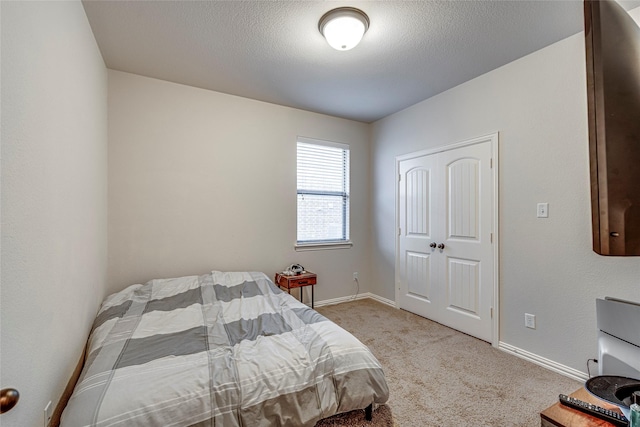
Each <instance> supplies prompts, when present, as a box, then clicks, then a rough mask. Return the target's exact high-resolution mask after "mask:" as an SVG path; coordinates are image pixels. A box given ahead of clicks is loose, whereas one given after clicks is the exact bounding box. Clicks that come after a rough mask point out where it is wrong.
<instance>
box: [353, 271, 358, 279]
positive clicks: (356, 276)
mask: <svg viewBox="0 0 640 427" xmlns="http://www.w3.org/2000/svg"><path fill="white" fill-rule="evenodd" d="M353 280H358V272H357V271H356V272H354V273H353Z"/></svg>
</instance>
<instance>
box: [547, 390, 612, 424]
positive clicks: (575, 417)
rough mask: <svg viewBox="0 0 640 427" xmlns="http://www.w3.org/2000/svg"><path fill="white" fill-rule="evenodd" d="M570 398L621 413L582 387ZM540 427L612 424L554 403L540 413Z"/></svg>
mask: <svg viewBox="0 0 640 427" xmlns="http://www.w3.org/2000/svg"><path fill="white" fill-rule="evenodd" d="M570 396H571V397H575V398H576V399H579V400H582V401H585V402H588V403H592V404H594V405H598V406H601V407H603V408H605V409H611V410H613V411H616V412H618V413H622V412H621V411H620V408H618V407H617V406H616V405H612V404H611V403H609V402H605V401H604V400H600V399H598V398H597V397H594V396H593V395H592V394H591V393H589V392H588V391H587V390H585V388H584V387H581V388H579V389H578V390H576V391H574V392H573V393H571V394H570ZM540 426H541V427H611V426H613V424H611V423H609V422H607V421H604V420H601V419H600V418H596V417H592V416H591V415H588V414H585V413H584V412H581V411H578V410H577V409H573V408H569V407H567V406H564V405H563V404H561V403H560V402H556V403H554V404H553V405H551V406H549V407H548V408H547V409H545V410H544V411H542V412H540Z"/></svg>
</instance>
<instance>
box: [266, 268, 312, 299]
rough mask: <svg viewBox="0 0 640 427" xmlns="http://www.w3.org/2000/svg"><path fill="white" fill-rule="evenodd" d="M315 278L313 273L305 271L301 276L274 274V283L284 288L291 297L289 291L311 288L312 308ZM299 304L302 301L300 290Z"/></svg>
mask: <svg viewBox="0 0 640 427" xmlns="http://www.w3.org/2000/svg"><path fill="white" fill-rule="evenodd" d="M316 280H317V276H316V274H315V273H312V272H310V271H307V272H305V273H302V274H296V275H295V276H285V275H284V274H282V273H276V277H275V280H274V281H275V282H276V285H278V286H279V287H281V288H286V289H287V291H289V295H291V289H294V288H303V287H305V286H311V308H313V288H314V286H315V284H316ZM300 302H303V301H302V289H300Z"/></svg>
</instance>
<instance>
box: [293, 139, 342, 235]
mask: <svg viewBox="0 0 640 427" xmlns="http://www.w3.org/2000/svg"><path fill="white" fill-rule="evenodd" d="M297 241H298V245H322V244H332V243H333V244H335V243H348V242H349V146H348V145H346V144H339V143H335V142H327V141H318V140H313V139H307V138H298V238H297Z"/></svg>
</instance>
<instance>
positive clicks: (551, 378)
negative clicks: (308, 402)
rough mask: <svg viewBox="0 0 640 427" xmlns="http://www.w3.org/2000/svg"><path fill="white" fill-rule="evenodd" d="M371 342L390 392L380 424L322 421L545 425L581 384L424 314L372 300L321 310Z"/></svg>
mask: <svg viewBox="0 0 640 427" xmlns="http://www.w3.org/2000/svg"><path fill="white" fill-rule="evenodd" d="M317 310H318V311H319V312H320V313H321V314H323V315H324V316H326V317H328V318H329V319H331V320H333V321H334V322H335V323H337V324H338V325H340V326H342V327H343V328H345V329H346V330H348V331H349V332H351V333H352V334H353V335H355V336H356V337H357V338H358V339H359V340H360V341H362V342H363V343H364V344H365V345H367V346H368V347H369V348H370V349H371V351H372V352H373V353H374V354H375V356H376V357H377V358H378V360H379V361H380V363H382V367H383V368H384V370H385V375H386V377H387V383H388V384H389V389H390V398H389V401H388V402H387V404H386V405H383V406H381V407H379V408H377V409H376V411H374V413H373V422H371V423H369V422H367V421H365V420H364V411H354V412H353V413H348V414H342V415H338V416H335V417H331V418H328V419H326V420H322V421H321V422H319V423H318V424H317V427H329V426H332V427H337V426H368V427H387V426H401V427H405V426H406V427H413V426H424V427H428V426H433V427H436V426H437V427H448V426H467V425H468V426H474V427H480V426H522V427H525V426H526V427H535V426H539V425H540V417H539V413H540V411H542V410H544V409H545V408H546V407H548V406H549V405H551V404H553V403H554V402H556V401H557V398H558V394H560V393H565V394H569V393H571V392H573V391H575V390H576V389H577V388H579V387H580V386H581V385H582V383H580V382H577V381H574V380H571V379H568V378H566V377H564V376H562V375H560V374H556V373H554V372H551V371H549V370H547V369H545V368H542V367H540V366H537V365H534V364H532V363H529V362H527V361H524V360H522V359H519V358H517V357H515V356H511V355H509V354H506V353H504V352H502V351H500V350H497V349H495V348H493V347H492V346H491V345H490V344H488V343H486V342H484V341H480V340H478V339H475V338H472V337H470V336H468V335H465V334H462V333H460V332H457V331H454V330H452V329H450V328H447V327H445V326H442V325H440V324H438V323H435V322H432V321H430V320H427V319H425V318H422V317H420V316H416V315H414V314H411V313H408V312H406V311H403V310H398V309H395V308H393V307H389V306H387V305H384V304H381V303H379V302H377V301H373V300H370V299H365V300H358V301H354V302H349V303H344V304H338V305H333V306H327V307H321V308H318V309H317Z"/></svg>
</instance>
